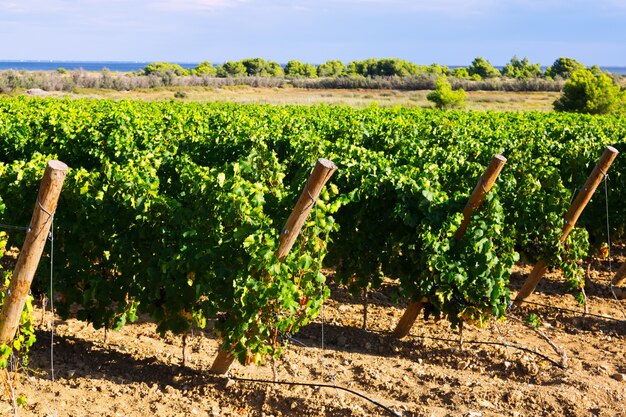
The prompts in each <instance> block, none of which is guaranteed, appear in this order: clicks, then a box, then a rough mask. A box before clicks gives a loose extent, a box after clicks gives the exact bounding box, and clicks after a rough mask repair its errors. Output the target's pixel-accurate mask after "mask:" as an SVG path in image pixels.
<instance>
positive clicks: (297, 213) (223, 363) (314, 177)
mask: <svg viewBox="0 0 626 417" xmlns="http://www.w3.org/2000/svg"><path fill="white" fill-rule="evenodd" d="M336 170H337V166H336V165H335V164H334V163H333V162H332V161H329V160H328V159H324V158H320V159H318V160H317V163H316V164H315V168H313V172H312V173H311V175H310V176H309V179H308V181H307V183H306V185H305V186H304V188H303V189H302V193H301V194H300V198H299V199H298V202H297V203H296V206H295V208H294V209H293V211H292V212H291V215H290V216H289V218H288V219H287V222H286V223H285V226H284V227H283V230H282V232H281V234H280V241H279V243H278V249H277V250H276V257H277V258H278V259H279V260H281V261H283V260H284V259H285V258H286V257H287V254H288V253H289V251H290V250H291V247H292V246H293V244H294V243H295V241H296V238H297V237H298V235H299V234H300V230H301V229H302V225H303V224H304V222H305V221H306V219H307V217H308V216H309V213H310V212H311V209H312V208H313V206H314V205H315V201H316V200H317V197H319V195H320V192H321V191H322V188H324V185H325V184H326V182H327V181H328V180H329V179H330V177H331V176H332V175H333V174H334V173H335V171H336ZM234 361H235V357H234V356H233V354H232V352H228V351H226V350H223V349H222V348H221V347H220V350H219V352H218V353H217V357H216V358H215V360H214V361H213V365H212V366H211V369H210V371H211V372H213V373H215V374H220V375H223V374H225V373H226V372H228V369H229V368H230V365H232V363H233V362H234Z"/></svg>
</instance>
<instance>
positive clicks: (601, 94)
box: [554, 69, 626, 114]
mask: <svg viewBox="0 0 626 417" xmlns="http://www.w3.org/2000/svg"><path fill="white" fill-rule="evenodd" d="M625 104H626V93H625V92H623V91H622V90H621V88H620V86H619V85H617V84H615V83H614V82H613V80H612V79H611V78H610V77H609V76H608V75H606V74H605V73H603V72H601V71H599V70H596V71H592V70H587V69H581V70H576V71H574V72H573V73H572V74H571V76H570V78H569V80H568V81H567V82H566V83H565V86H564V87H563V94H562V95H561V97H559V99H557V100H556V101H555V102H554V110H556V111H569V112H576V113H589V114H607V113H616V112H623V111H624V106H625Z"/></svg>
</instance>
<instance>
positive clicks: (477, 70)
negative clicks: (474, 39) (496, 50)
mask: <svg viewBox="0 0 626 417" xmlns="http://www.w3.org/2000/svg"><path fill="white" fill-rule="evenodd" d="M467 72H468V73H469V75H470V76H471V77H473V76H478V77H480V78H479V79H483V78H494V77H499V76H500V75H501V74H500V71H498V70H497V69H496V68H495V67H494V66H493V65H491V63H489V61H487V60H486V59H484V58H482V57H476V58H474V60H473V61H472V64H471V65H470V66H469V67H467Z"/></svg>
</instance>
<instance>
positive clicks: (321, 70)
mask: <svg viewBox="0 0 626 417" xmlns="http://www.w3.org/2000/svg"><path fill="white" fill-rule="evenodd" d="M347 70H348V69H347V67H346V64H344V63H343V62H341V61H339V60H336V59H331V60H329V61H326V62H325V63H323V64H320V65H319V66H318V67H317V75H318V76H320V77H341V76H342V75H346V72H347Z"/></svg>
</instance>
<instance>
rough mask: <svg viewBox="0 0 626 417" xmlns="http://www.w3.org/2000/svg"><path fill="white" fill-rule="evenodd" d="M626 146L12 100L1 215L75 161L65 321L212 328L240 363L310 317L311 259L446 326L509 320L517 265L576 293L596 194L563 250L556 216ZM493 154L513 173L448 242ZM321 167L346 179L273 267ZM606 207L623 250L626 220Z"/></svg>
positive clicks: (403, 112) (464, 115) (334, 117)
mask: <svg viewBox="0 0 626 417" xmlns="http://www.w3.org/2000/svg"><path fill="white" fill-rule="evenodd" d="M625 137H626V121H624V120H623V118H620V117H613V116H588V115H581V114H565V113H492V112H488V113H477V112H459V111H446V112H442V111H437V110H428V109H426V110H425V109H408V108H394V109H383V108H378V107H370V108H367V109H360V110H356V109H352V108H348V107H340V106H313V107H304V106H303V107H298V106H262V105H233V104H225V103H210V104H209V103H186V102H177V101H168V102H141V101H137V102H134V101H124V100H122V101H117V102H115V101H108V100H98V101H95V100H57V99H28V98H25V97H19V98H14V99H7V98H4V99H0V178H1V179H2V181H0V196H2V198H3V201H4V202H5V203H6V205H7V207H6V211H5V214H4V216H3V220H4V222H5V223H10V224H27V222H28V220H29V216H30V212H31V210H32V200H30V197H28V196H32V195H36V192H37V188H38V186H39V182H40V179H41V173H42V171H43V167H44V166H45V163H46V161H47V160H48V159H51V158H56V159H60V160H63V161H64V162H66V163H67V164H68V165H69V166H70V167H71V168H72V169H71V170H70V172H69V173H68V176H67V179H66V181H65V185H64V189H63V193H62V197H61V201H60V203H59V206H60V207H62V208H63V209H62V210H58V211H57V214H56V217H55V225H56V227H57V229H58V230H60V231H62V232H60V233H58V234H55V242H56V244H57V245H56V252H55V259H58V260H59V261H58V262H55V268H58V269H57V270H56V273H55V276H56V277H57V283H56V287H57V290H58V291H59V293H63V294H64V299H63V300H61V301H60V302H59V303H57V306H58V308H59V311H60V313H62V314H68V312H69V308H70V306H72V305H75V306H77V307H78V315H79V318H80V319H82V320H87V321H90V322H91V323H93V324H94V326H96V327H108V328H119V327H121V326H123V325H124V324H125V323H127V322H132V321H133V320H135V319H136V318H137V316H138V314H144V313H147V314H150V315H151V316H152V317H153V319H154V320H155V322H156V323H157V324H158V329H159V331H160V332H166V331H172V332H176V333H178V332H184V331H186V330H188V329H189V328H190V327H192V326H198V327H205V326H207V325H208V323H209V322H210V321H212V320H215V321H216V323H215V328H216V330H217V331H218V333H219V334H220V336H221V337H222V338H223V339H224V341H225V342H226V343H227V345H228V346H230V347H233V348H234V349H235V352H236V356H237V357H238V358H239V359H240V360H244V359H252V360H262V358H263V357H264V356H265V355H276V354H279V353H280V349H281V337H282V336H283V335H284V334H289V333H293V332H294V331H296V330H297V329H298V328H299V326H302V325H304V324H305V323H307V322H309V321H310V320H311V319H312V318H313V317H314V316H315V314H316V313H317V312H318V311H319V309H320V308H321V304H322V302H323V301H324V300H325V299H326V297H327V296H328V290H327V288H326V285H325V282H324V278H323V276H321V275H320V274H319V262H320V261H321V260H324V261H325V263H326V265H327V266H331V267H334V268H335V269H336V279H337V281H338V282H340V283H342V284H345V285H346V286H348V287H349V289H350V290H351V291H353V292H355V293H356V292H359V291H361V290H362V289H363V288H377V287H379V286H380V285H381V283H382V278H383V277H384V276H388V277H392V278H396V279H398V280H399V282H400V283H401V288H400V289H399V291H400V293H401V295H402V296H403V297H405V298H407V299H413V300H421V299H423V298H426V299H427V304H428V312H430V313H432V314H433V315H435V316H439V317H447V318H449V319H450V321H451V322H452V323H453V324H458V323H460V322H462V321H471V322H475V323H478V324H482V323H484V322H485V321H486V320H487V319H488V318H489V317H501V315H502V314H503V311H504V309H505V308H506V306H507V303H508V297H509V295H508V290H507V283H508V281H507V280H508V273H509V270H510V266H511V265H512V263H513V262H515V260H516V259H517V254H518V253H519V254H520V257H521V259H524V260H525V261H527V262H529V263H533V262H535V261H537V260H543V261H545V262H547V263H548V264H549V265H550V266H551V267H554V268H561V269H563V271H564V273H565V274H566V275H567V276H568V277H569V278H568V282H567V285H568V288H569V289H571V290H572V291H573V292H575V293H576V292H577V291H579V289H580V286H581V285H582V281H581V275H580V272H579V271H580V265H579V262H580V260H581V258H582V257H583V256H585V255H586V253H587V248H588V247H589V246H588V245H589V242H590V241H591V242H594V241H599V240H601V239H599V236H602V233H605V230H606V222H605V217H604V209H605V206H604V204H605V200H603V197H602V196H601V195H598V196H596V197H595V198H594V201H592V202H591V203H590V205H589V206H588V207H587V209H586V210H585V213H584V214H583V216H582V217H581V219H580V220H579V225H580V227H579V228H576V229H574V231H573V232H572V233H571V234H570V238H569V239H568V241H567V242H565V244H560V240H559V239H560V234H561V231H562V228H563V215H564V214H565V212H566V211H567V209H568V207H569V203H570V201H571V199H572V190H573V189H575V188H577V187H580V186H581V184H583V183H584V181H585V179H586V175H588V173H589V172H590V170H591V168H592V167H593V165H594V164H595V162H596V160H597V158H598V156H599V154H600V151H601V149H602V148H603V147H604V146H606V145H607V144H611V145H614V146H617V147H618V149H621V148H622V147H623V146H624V139H623V138H625ZM615 138H621V139H619V140H618V142H617V143H615V142H614V141H615ZM495 153H503V154H505V156H506V157H507V158H508V161H507V164H506V166H505V168H504V170H503V172H502V173H501V174H500V177H499V179H498V181H497V187H496V188H494V189H493V190H492V191H491V192H490V194H489V197H488V199H487V200H486V201H485V202H484V204H483V206H482V208H481V209H480V210H478V211H477V212H476V213H475V215H474V216H472V220H471V222H470V224H469V227H468V230H467V232H466V234H465V237H464V238H463V239H461V240H459V241H457V240H456V239H454V234H455V232H456V230H457V229H458V227H459V222H460V219H461V215H460V213H461V212H462V211H463V208H464V206H465V205H466V203H467V198H468V196H469V193H470V192H471V190H472V189H474V187H475V186H476V182H477V181H478V180H479V179H480V177H481V175H482V174H483V172H484V170H485V168H486V166H487V164H488V162H489V160H490V158H491V156H492V155H494V154H495ZM320 156H324V157H327V158H329V159H331V160H333V161H334V162H335V163H336V164H337V165H338V166H339V168H340V169H339V171H338V173H337V174H335V176H334V177H333V178H332V179H331V185H330V186H327V187H326V188H325V191H324V192H323V193H322V195H321V196H320V198H319V199H318V202H317V205H316V206H315V208H314V210H313V212H312V217H311V218H310V219H309V220H308V221H307V223H306V224H305V227H304V230H303V234H302V238H301V239H299V240H298V241H297V242H296V245H295V246H294V249H293V250H292V252H291V254H290V255H289V257H287V259H286V260H284V262H279V261H278V260H277V259H276V258H275V253H276V246H277V241H278V239H279V235H280V230H281V229H282V227H283V224H284V222H285V220H286V219H287V217H288V216H289V213H290V211H291V209H292V208H293V205H294V203H295V201H296V199H297V197H298V195H299V193H300V190H301V187H302V185H303V184H304V183H305V182H306V179H307V178H308V175H309V173H310V168H311V165H312V163H313V161H314V160H315V159H316V158H317V157H320ZM623 164H624V162H621V160H620V159H619V158H618V160H616V162H615V166H614V168H612V173H614V175H612V177H611V179H612V181H611V182H610V183H609V186H610V187H612V188H611V190H610V193H611V198H612V199H614V201H621V200H623V199H624V196H623V190H626V186H625V185H624V184H623V182H624V177H623V176H622V175H621V174H620V172H623V170H624V166H623ZM611 207H612V211H613V213H612V217H611V218H612V221H611V226H612V227H613V230H612V233H615V237H616V238H618V237H619V234H618V232H619V231H620V230H622V231H623V230H624V229H625V225H624V221H623V219H626V208H622V207H621V206H620V205H615V204H612V205H611ZM620 219H622V220H620ZM337 228H339V232H338V231H337ZM10 238H11V244H14V245H16V246H20V244H21V241H22V240H23V236H20V234H15V235H11V236H10ZM325 255H327V257H326V258H325ZM41 268H42V271H41V272H40V273H42V274H45V273H46V271H45V268H47V266H45V265H43V264H42V266H41ZM47 272H49V271H47ZM61 272H62V273H61ZM37 282H40V280H37V279H36V280H35V285H37ZM41 289H42V288H40V290H41Z"/></svg>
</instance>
